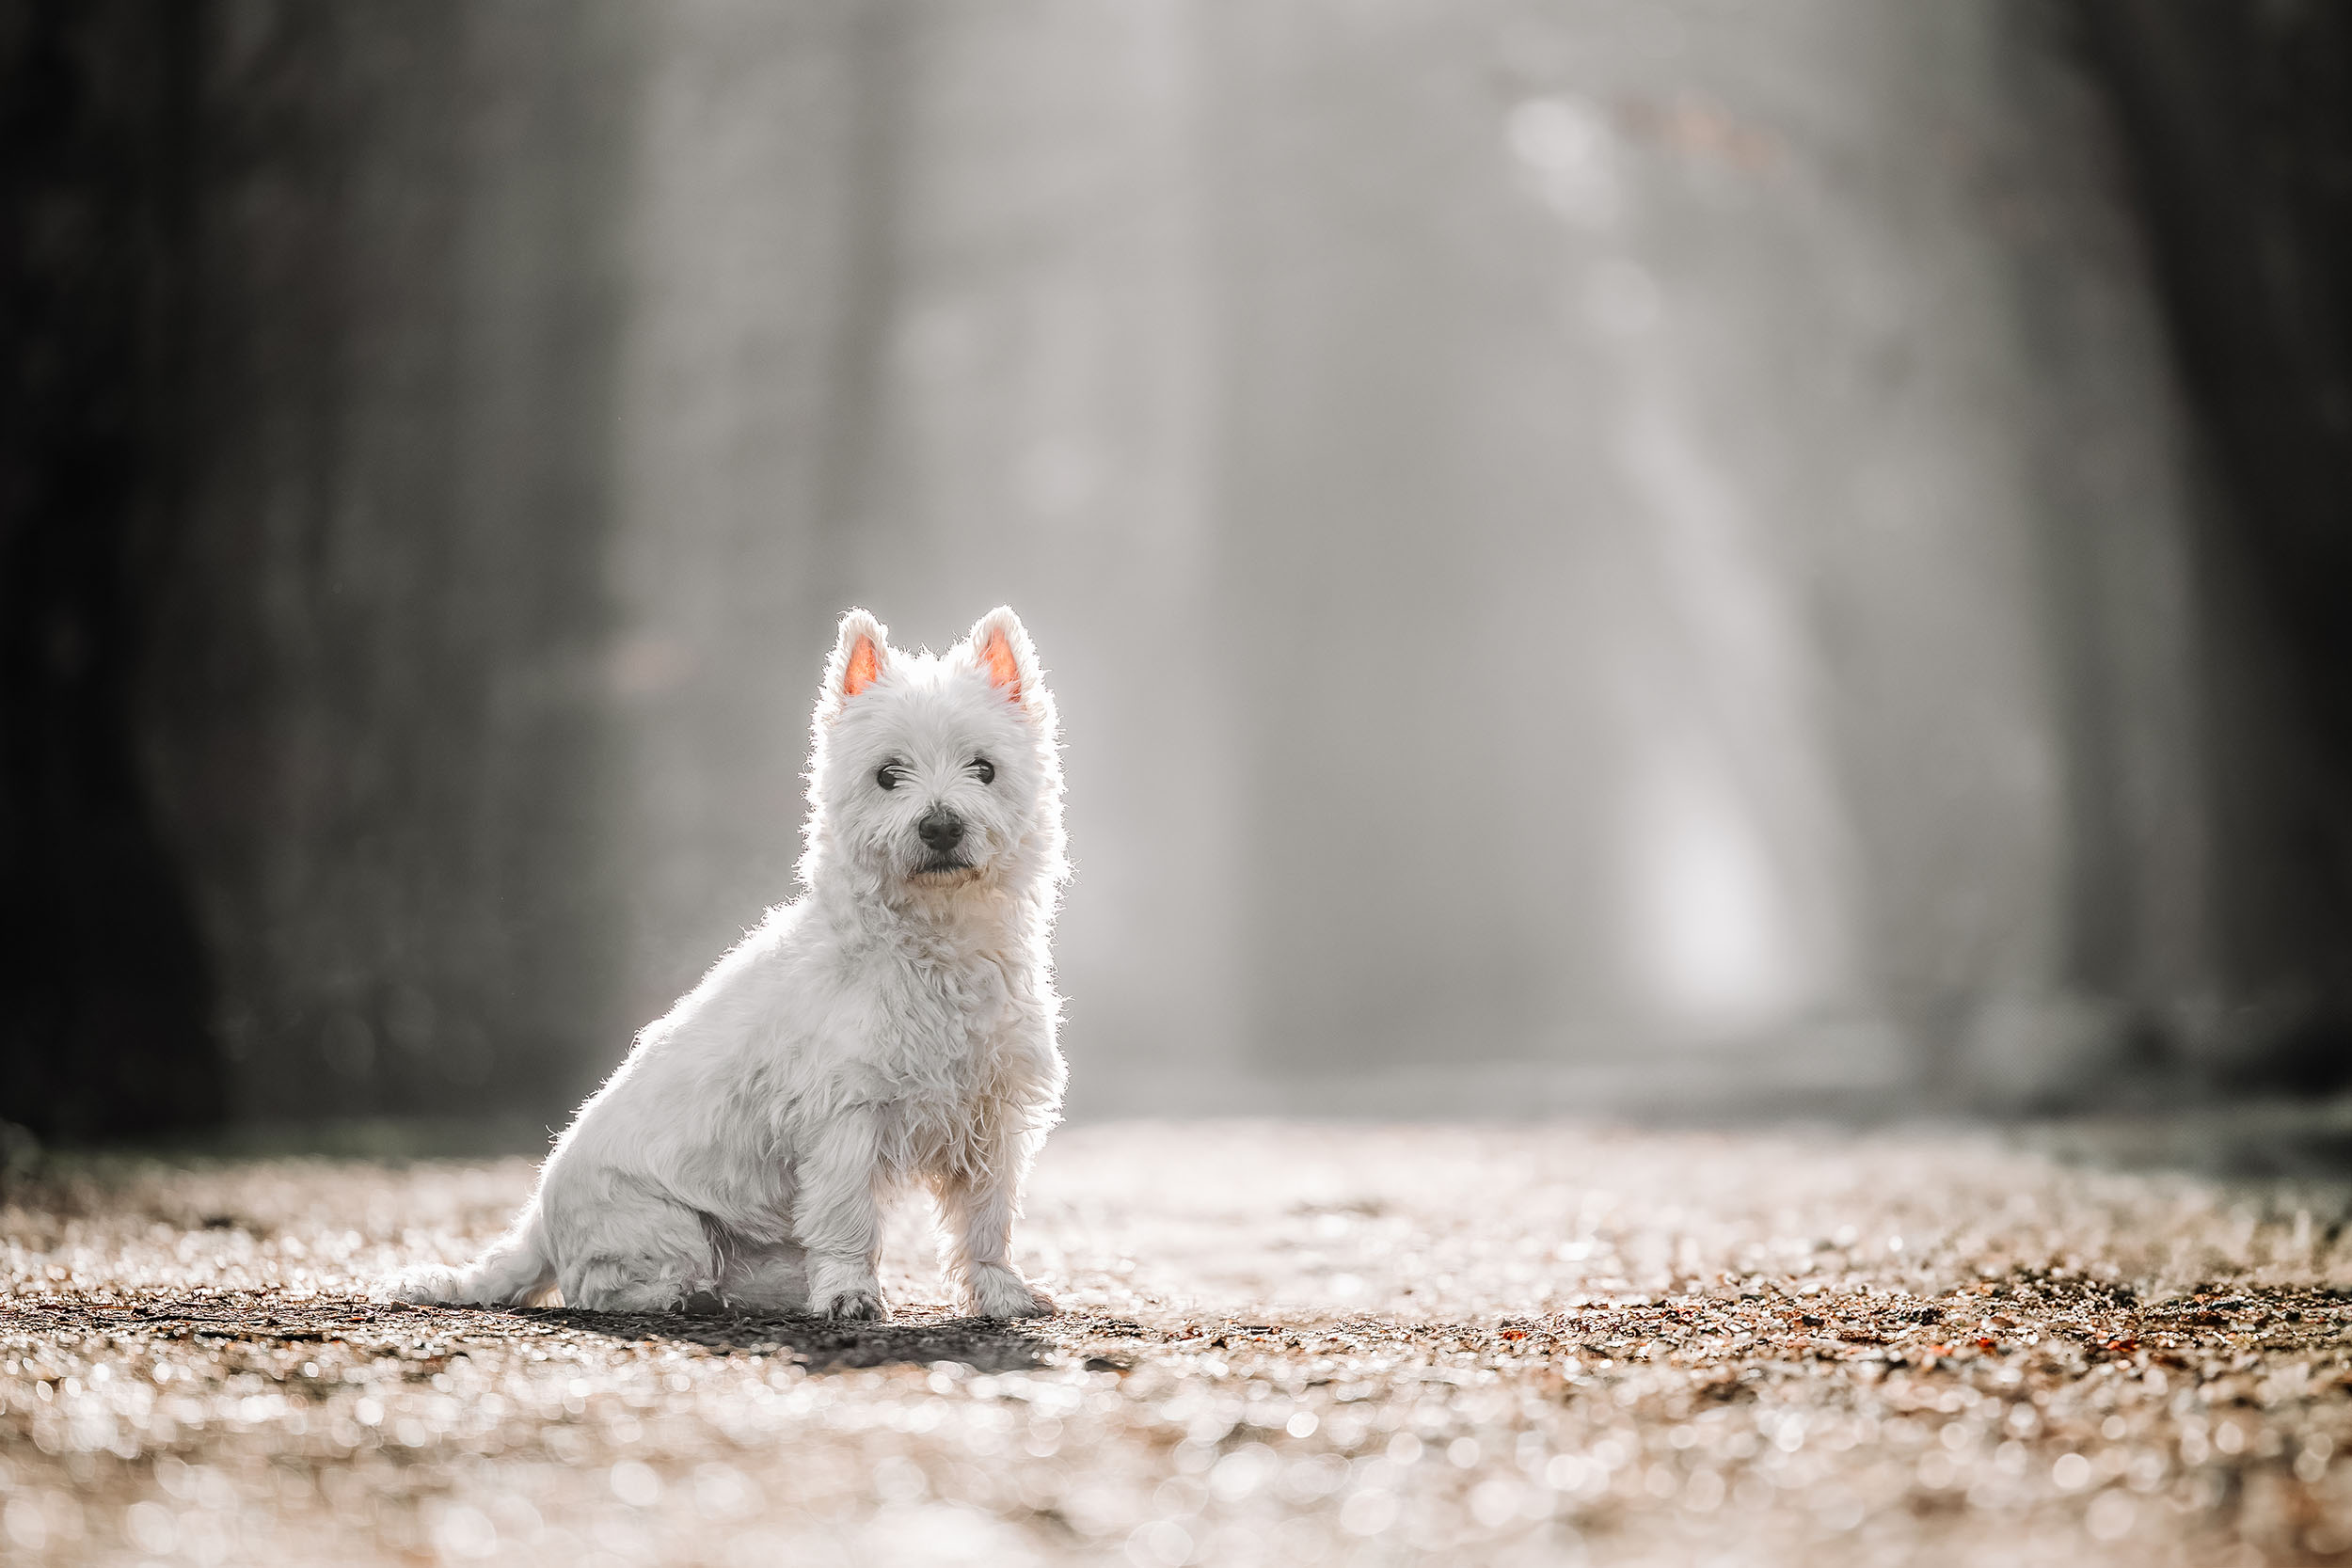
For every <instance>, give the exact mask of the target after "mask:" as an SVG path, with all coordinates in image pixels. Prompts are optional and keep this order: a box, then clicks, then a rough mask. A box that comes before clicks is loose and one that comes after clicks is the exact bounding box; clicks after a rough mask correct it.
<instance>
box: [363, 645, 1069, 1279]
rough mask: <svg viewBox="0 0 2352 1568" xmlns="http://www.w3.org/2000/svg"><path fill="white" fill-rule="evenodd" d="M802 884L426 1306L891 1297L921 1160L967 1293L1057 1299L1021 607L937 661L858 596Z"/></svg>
mask: <svg viewBox="0 0 2352 1568" xmlns="http://www.w3.org/2000/svg"><path fill="white" fill-rule="evenodd" d="M813 727H814V729H815V732H816V741H815V752H814V756H813V758H812V760H811V763H810V767H809V773H808V780H809V788H808V805H809V816H808V826H807V848H806V852H805V853H804V854H803V857H802V860H801V878H802V880H803V882H804V883H805V884H806V893H805V895H804V896H803V897H802V898H801V899H800V900H799V901H797V902H795V903H792V904H788V905H781V906H779V907H777V908H775V909H772V910H771V911H768V915H767V918H766V919H765V920H764V921H762V922H761V924H760V925H759V927H758V928H757V929H755V930H754V931H753V932H752V933H751V934H750V935H748V936H747V937H745V938H744V940H743V941H742V942H741V943H740V944H739V945H738V946H737V947H736V948H735V949H734V950H733V951H731V952H729V953H728V954H727V955H726V956H725V957H724V958H721V959H720V960H719V962H718V963H717V964H716V965H715V966H713V968H712V969H711V971H710V973H709V974H707V975H705V976H704V977H703V980H702V983H701V984H700V985H698V986H696V987H695V988H694V989H693V990H691V991H689V992H688V993H687V995H686V996H685V998H684V999H683V1000H681V1001H680V1002H679V1003H678V1004H677V1006H675V1007H673V1008H671V1009H670V1011H669V1013H668V1015H667V1016H666V1017H664V1018H662V1019H661V1020H660V1021H659V1022H656V1023H653V1024H652V1025H650V1026H649V1027H647V1028H646V1029H645V1030H644V1033H643V1034H641V1035H639V1036H638V1037H637V1043H636V1046H635V1049H633V1050H632V1051H631V1052H630V1053H629V1055H628V1060H627V1061H625V1062H623V1063H622V1064H621V1066H620V1068H619V1069H618V1070H617V1071H615V1072H614V1073H613V1074H612V1078H611V1080H610V1081H608V1082H607V1083H606V1084H605V1085H604V1087H603V1088H601V1089H599V1090H598V1091H597V1092H596V1094H595V1095H594V1096H593V1097H592V1098H591V1099H590V1100H589V1101H588V1102H587V1103H586V1104H585V1105H583V1106H581V1107H580V1115H579V1116H578V1117H576V1118H575V1119H574V1120H573V1122H572V1125H571V1127H570V1128H569V1129H568V1130H567V1131H566V1132H564V1135H563V1136H562V1137H561V1138H559V1139H557V1140H556V1144H555V1148H554V1150H553V1151H552V1152H551V1153H549V1154H548V1159H547V1164H545V1165H544V1166H543V1167H541V1169H540V1172H539V1186H538V1191H537V1192H536V1193H535V1194H534V1195H533V1196H532V1200H531V1202H530V1203H529V1204H528V1205H527V1206H526V1207H525V1208H524V1210H523V1212H522V1213H521V1215H520V1216H519V1217H518V1218H517V1219H516V1223H515V1226H514V1228H513V1229H512V1230H511V1231H509V1232H508V1234H507V1235H506V1236H505V1237H504V1238H503V1239H501V1241H500V1242H499V1243H497V1244H495V1245H494V1246H492V1247H491V1248H490V1250H489V1251H488V1252H486V1253H485V1254H484V1255H483V1257H482V1258H481V1259H479V1260H478V1261H476V1262H475V1263H473V1264H472V1265H471V1266H470V1267H468V1268H464V1269H450V1268H432V1269H422V1270H418V1271H414V1272H412V1273H411V1274H409V1275H405V1276H404V1277H403V1278H402V1279H401V1280H400V1281H399V1283H398V1285H397V1286H396V1287H395V1291H396V1293H397V1294H399V1295H400V1296H401V1297H402V1298H403V1299H405V1300H409V1301H434V1302H478V1303H484V1304H515V1305H519V1304H525V1303H530V1302H534V1301H546V1300H548V1299H550V1298H549V1292H550V1291H551V1290H552V1291H561V1293H562V1300H563V1301H564V1304H565V1305H568V1306H572V1307H589V1308H596V1309H603V1310H612V1311H667V1310H672V1309H678V1308H686V1309H690V1310H692V1309H708V1308H709V1307H713V1306H716V1305H718V1304H722V1303H723V1304H725V1305H727V1306H731V1307H739V1308H742V1309H745V1310H751V1311H772V1312H807V1311H818V1312H822V1313H825V1314H827V1315H829V1316H832V1317H835V1318H848V1319H874V1318H880V1317H882V1316H884V1315H885V1313H886V1311H887V1308H886V1307H885V1306H884V1304H883V1301H882V1288H881V1285H880V1283H879V1282H878V1280H877V1278H876V1276H875V1267H876V1264H877V1263H878V1261H879V1259H880V1235H881V1223H880V1222H881V1212H880V1211H881V1206H882V1202H883V1201H884V1200H885V1199H886V1198H887V1197H888V1196H890V1195H891V1194H892V1193H893V1192H894V1191H895V1190H898V1189H900V1188H902V1187H905V1186H907V1185H910V1184H914V1183H923V1184H928V1185H929V1186H930V1189H931V1190H932V1192H933V1193H934V1194H935V1196H937V1199H938V1202H939V1207H940V1212H941V1216H942V1218H943V1220H944V1221H945V1223H946V1244H945V1246H944V1247H943V1249H942V1250H943V1260H944V1262H945V1264H946V1268H947V1270H948V1273H949V1275H950V1276H951V1277H952V1278H953V1280H954V1281H955V1283H956V1285H957V1287H958V1289H959V1291H960V1292H961V1297H962V1300H963V1304H964V1307H965V1308H966V1310H968V1311H970V1312H973V1313H975V1314H977V1315H981V1316H986V1317H991V1318H1019V1317H1041V1316H1044V1315H1047V1314H1049V1313H1051V1312H1052V1311H1053V1310H1054V1307H1053V1304H1052V1303H1051V1302H1050V1301H1049V1300H1047V1299H1046V1298H1045V1297H1044V1296H1043V1295H1042V1294H1041V1293H1040V1292H1038V1291H1035V1290H1033V1289H1031V1287H1030V1286H1029V1285H1028V1283H1027V1282H1026V1281H1025V1280H1024V1279H1023V1278H1022V1277H1021V1275H1019V1274H1018V1273H1016V1272H1014V1270H1013V1267H1012V1264H1011V1261H1010V1259H1009V1256H1008V1250H1009V1244H1010V1240H1011V1231H1012V1221H1013V1217H1014V1215H1015V1213H1016V1212H1017V1211H1018V1209H1019V1204H1020V1189H1021V1181H1022V1178H1023V1176H1024V1175H1025V1173H1026V1171H1027V1168H1028V1164H1029V1160H1030V1157H1031V1155H1032V1154H1033V1153H1034V1152H1035V1150H1036V1148H1037V1146H1038V1144H1039V1142H1040V1141H1041V1139H1042V1138H1043V1136H1044V1134H1045V1132H1046V1130H1047V1129H1048V1128H1050V1127H1051V1126H1052V1125H1053V1124H1054V1122H1055V1121H1056V1120H1057V1117H1058V1113H1059V1108H1060V1104H1061V1091H1062V1080H1063V1067H1062V1059H1061V1053H1060V1052H1059V1050H1058V1049H1057V1046H1056V1044H1055V1039H1054V1030H1055V1023H1056V1017H1057V1012H1058V1009H1059V1006H1060V1005H1059V1003H1058V1002H1057V999H1056V998H1055V995H1054V989H1053V978H1052V974H1051V970H1050V958H1049V955H1048V952H1047V945H1046V944H1047V938H1048V934H1049V930H1050V927H1051V925H1052V922H1053V917H1054V910H1055V903H1056V899H1057V895H1058V889H1059V886H1060V883H1061V881H1062V879H1063V877H1064V875H1065V863H1064V861H1063V857H1062V827H1061V794H1062V778H1061V763H1060V759H1059V756H1058V754H1057V719H1056V716H1055V712H1054V699H1053V697H1052V695H1051V694H1050V693H1049V692H1047V690H1046V689H1045V687H1044V685H1043V683H1042V682H1041V680H1040V678H1039V670H1038V663H1037V655H1036V652H1035V650H1034V649H1033V648H1032V647H1031V646H1030V642H1029V636H1028V633H1027V632H1026V631H1025V630H1024V629H1023V628H1022V626H1021V622H1020V620H1019V618H1018V617H1016V616H1015V615H1014V614H1013V612H1012V611H1011V610H1003V609H1000V610H993V611H991V612H990V613H989V614H987V615H985V616H983V617H982V618H981V619H980V621H979V624H978V625H977V626H974V627H973V628H972V635H971V637H970V638H969V639H968V640H966V641H963V642H960V643H958V644H957V645H956V646H955V647H954V648H953V649H951V650H950V651H949V652H947V653H946V655H944V656H933V655H932V654H930V653H929V652H928V651H926V652H923V653H918V654H907V653H903V652H898V651H896V650H893V649H892V648H891V647H890V645H889V641H888V638H887V634H886V633H885V632H884V630H883V628H882V626H881V625H880V624H879V623H877V622H876V621H875V620H874V618H873V617H872V616H870V615H868V614H866V612H865V611H864V610H851V611H850V613H849V614H847V615H846V616H844V617H842V621H841V632H840V638H839V640H838V641H837V643H836V644H835V646H834V653H833V657H832V659H831V661H830V662H829V663H828V664H827V666H826V669H825V678H824V685H823V688H822V689H821V690H820V692H819V693H818V700H817V713H816V719H815V722H814V726H813Z"/></svg>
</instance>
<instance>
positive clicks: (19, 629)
mask: <svg viewBox="0 0 2352 1568" xmlns="http://www.w3.org/2000/svg"><path fill="white" fill-rule="evenodd" d="M197 40H198V33H197V19H196V15H195V13H194V12H193V11H192V10H191V9H190V8H186V7H183V6H179V5H174V4H171V3H169V0H25V3H21V4H15V5H10V6H8V7H6V8H0V1120H13V1121H17V1122H22V1123H24V1124H26V1125H28V1126H30V1127H32V1128H33V1129H34V1130H35V1131H37V1132H40V1133H42V1134H44V1135H51V1136H62V1137H67V1138H87V1137H92V1136H100V1135H105V1134H121V1133H145V1132H158V1131H162V1130H166V1129H171V1128H181V1127H187V1126H191V1125H198V1124H201V1123H204V1122H206V1121H210V1120H212V1119H215V1117H218V1116H219V1115H220V1114H221V1112H222V1110H223V1108H224V1106H225V1105H226V1103H227V1097H226V1095H225V1092H224V1089H225V1085H224V1084H223V1082H222V1079H221V1075H220V1072H219V1057H218V1053H217V1051H216V1050H215V1041H214V1036H213V1033H212V1022H213V1021H212V1017H211V1012H212V996H211V975H210V974H209V972H208V966H207V964H206V962H205V958H204V953H203V948H202V944H201V942H200V940H199V934H198V932H197V929H196V927H195V922H194V920H193V918H192V914H191V911H190V908H189V901H188V895H187V890H186V886H185V883H184V881H183V876H182V873H181V870H180V868H179V867H178V866H176V865H175V864H174V863H173V862H172V859H171V857H170V856H169V855H168V854H167V851H166V849H165V847H164V845H163V842H162V840H161V838H160V837H159V835H158V832H157V828H156V821H155V804H154V801H153V799H152V797H151V792H150V790H149V789H148V787H147V784H146V781H145V780H144V779H143V778H142V777H141V773H140V769H139V767H138V757H137V755H136V751H135V738H134V736H135V727H134V718H133V710H134V706H135V687H136V681H137V677H138V673H139V671H140V663H141V658H142V656H143V655H145V654H146V653H148V652H149V651H150V650H151V646H152V642H151V614H152V610H153V606H154V604H155V601H156V599H157V596H158V591H159V589H160V588H161V587H162V585H163V580H162V579H163V578H164V576H165V574H166V573H167V571H168V569H169V568H168V557H167V553H166V549H167V546H168V544H169V541H170V540H171V538H172V537H173V536H174V535H175V534H176V533H177V531H179V530H180V529H181V528H182V527H183V524H184V514H183V507H184V505H185V500H186V493H185V488H184V483H183V481H184V477H185V458H186V454H187V449H186V445H185V431H184V427H183V417H184V412H185V403H186V399H187V398H188V396H189V392H190V389H189V388H188V386H187V383H186V379H185V377H186V372H187V356H186V347H187V340H186V331H187V311H188V307H189V304H190V300H189V280H190V276H191V265H190V263H191V261H192V259H193V233H192V229H191V212H190V197H191V186H190V182H189V179H188V168H189V164H190V160H191V156H192V153H193V147H194V135H195V132H196V115H195V103H194V86H195V75H196V65H197Z"/></svg>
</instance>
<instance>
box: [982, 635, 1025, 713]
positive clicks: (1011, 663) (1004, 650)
mask: <svg viewBox="0 0 2352 1568" xmlns="http://www.w3.org/2000/svg"><path fill="white" fill-rule="evenodd" d="M980 665H981V668H983V669H985V670H986V671H987V672H988V683H989V685H991V686H993V687H995V688H996V689H998V690H1000V691H1002V692H1003V693H1004V694H1005V695H1006V696H1008V697H1010V698H1011V699H1012V700H1013V701H1014V702H1016V703H1017V702H1019V701H1020V700H1021V661H1020V660H1019V659H1017V658H1015V657H1012V643H1011V642H1010V641H1008V640H1007V639H1006V637H1005V634H1004V632H1003V630H1002V629H1001V628H998V629H994V630H992V631H990V632H989V634H988V641H986V642H984V643H982V644H981V645H980Z"/></svg>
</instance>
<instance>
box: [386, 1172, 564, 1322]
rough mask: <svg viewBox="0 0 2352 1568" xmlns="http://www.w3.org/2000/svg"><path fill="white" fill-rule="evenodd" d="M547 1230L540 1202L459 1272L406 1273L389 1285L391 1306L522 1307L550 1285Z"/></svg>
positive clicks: (432, 1266)
mask: <svg viewBox="0 0 2352 1568" xmlns="http://www.w3.org/2000/svg"><path fill="white" fill-rule="evenodd" d="M546 1237H547V1227H546V1226H545V1225H544V1224H542V1223H541V1221H540V1217H539V1200H538V1199H537V1198H535V1197H534V1198H532V1200H531V1203H530V1206H529V1207H527V1208H526V1209H524V1210H523V1212H521V1213H520V1214H518V1215H516V1218H515V1226H514V1228H513V1229H511V1230H509V1231H507V1233H506V1234H505V1235H503V1236H501V1237H500V1238H499V1239H498V1240H497V1241H496V1242H493V1243H491V1244H490V1250H489V1251H487V1252H485V1253H484V1254H483V1255H482V1256H481V1257H479V1258H477V1259H474V1260H473V1261H472V1262H471V1263H469V1264H468V1265H467V1266H466V1267H464V1268H462V1269H453V1268H451V1267H450V1266H449V1265H448V1264H446V1263H427V1264H422V1265H421V1266H419V1267H417V1268H413V1269H410V1270H409V1271H408V1272H407V1273H405V1274H404V1275H401V1276H400V1277H399V1278H398V1279H396V1280H394V1281H393V1282H392V1288H391V1291H390V1294H391V1298H392V1299H393V1300H394V1301H410V1302H421V1303H453V1304H455V1303H462V1304H464V1305H467V1306H471V1307H527V1306H529V1305H531V1304H532V1301H533V1300H534V1299H535V1298H536V1297H538V1296H539V1295H540V1294H541V1293H542V1292H544V1291H546V1290H547V1288H548V1286H550V1285H552V1284H554V1283H555V1263H554V1260H553V1259H550V1258H548V1254H547V1247H546V1244H545V1243H546Z"/></svg>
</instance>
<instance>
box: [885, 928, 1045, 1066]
mask: <svg viewBox="0 0 2352 1568" xmlns="http://www.w3.org/2000/svg"><path fill="white" fill-rule="evenodd" d="M877 978H878V980H879V981H880V984H881V987H882V995H881V996H880V997H878V998H877V1000H878V1001H879V1002H880V1004H881V1006H879V1007H878V1008H877V1009H876V1021H877V1022H878V1024H879V1026H880V1030H879V1032H880V1034H881V1036H882V1037H881V1038H878V1039H877V1040H876V1041H875V1042H874V1044H875V1046H876V1047H877V1050H876V1052H875V1054H876V1056H877V1058H878V1063H877V1065H881V1066H883V1067H885V1068H895V1069H898V1071H899V1072H901V1073H902V1074H903V1075H904V1076H905V1077H906V1078H907V1079H908V1080H909V1083H910V1086H918V1085H923V1084H926V1083H935V1084H936V1085H937V1086H938V1087H940V1088H947V1087H949V1086H950V1085H959V1086H960V1085H965V1084H968V1083H969V1082H970V1080H971V1079H972V1077H973V1076H974V1075H976V1074H980V1073H984V1071H985V1069H986V1066H987V1060H988V1057H989V1056H990V1054H991V1053H992V1049H993V1046H994V1044H995V1043H996V1041H997V1040H998V1039H999V1038H1000V1037H1002V1036H1003V1034H1004V1033H1005V1031H1006V1029H1007V1027H1008V1026H1009V1024H1010V1023H1011V1022H1012V1020H1013V1018H1014V1016H1015V1013H1016V1010H1017V1009H1016V1007H1015V1006H1014V996H1013V987H1012V984H1011V982H1010V980H1009V978H1008V976H1007V974H1006V972H1005V969H1004V967H1003V966H1002V965H1000V964H998V963H996V962H995V961H993V959H991V958H987V957H986V956H982V955H968V954H937V953H926V952H915V953H910V954H904V955H899V956H897V957H896V958H894V961H892V962H891V963H889V964H886V965H883V966H882V969H881V973H880V974H879V975H878V976H877Z"/></svg>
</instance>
